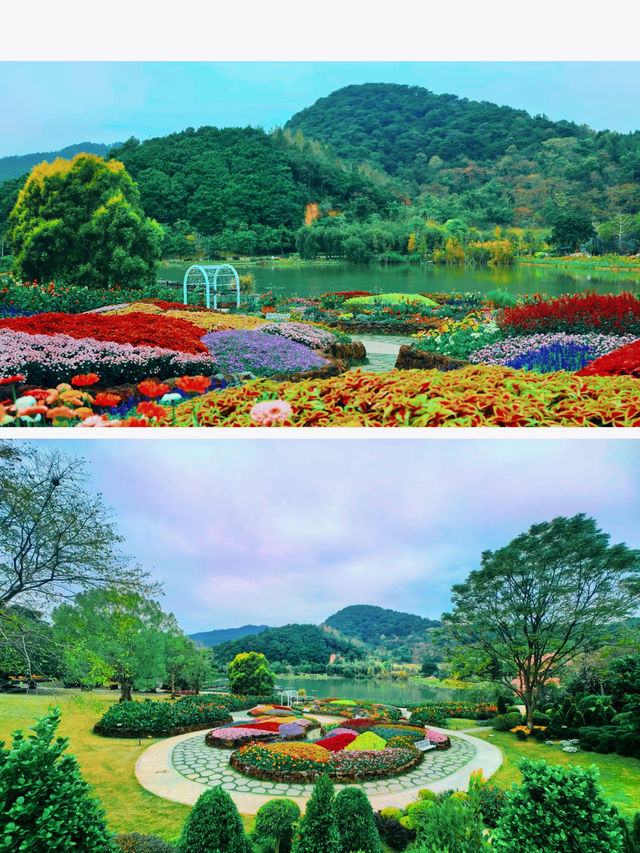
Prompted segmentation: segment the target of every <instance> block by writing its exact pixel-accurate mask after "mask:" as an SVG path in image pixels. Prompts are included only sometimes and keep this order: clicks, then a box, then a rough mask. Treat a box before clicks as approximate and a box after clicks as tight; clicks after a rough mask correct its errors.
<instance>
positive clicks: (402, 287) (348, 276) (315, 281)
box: [158, 261, 640, 297]
mask: <svg viewBox="0 0 640 853" xmlns="http://www.w3.org/2000/svg"><path fill="white" fill-rule="evenodd" d="M235 266H236V269H237V270H238V272H239V273H240V274H241V275H243V274H246V273H248V272H250V273H252V275H253V276H254V278H255V280H256V290H257V291H258V292H260V293H262V292H266V291H268V290H273V291H274V292H275V293H278V294H282V295H287V296H308V297H317V296H321V295H322V294H323V293H327V292H330V291H336V290H339V291H340V290H366V291H371V292H381V293H425V292H426V293H428V292H438V291H439V292H442V293H453V292H455V291H457V292H465V291H474V290H477V291H480V292H481V293H489V292H490V291H492V290H504V291H508V292H510V293H513V294H519V293H522V294H524V293H546V294H548V295H549V296H559V295H560V294H561V293H577V292H580V291H583V290H591V289H593V290H599V291H601V292H605V293H618V292H620V291H622V290H637V289H640V273H609V272H602V273H590V272H587V271H583V272H578V271H570V272H568V271H566V270H560V269H557V268H556V269H553V268H549V267H534V266H529V265H516V266H513V267H497V268H493V267H446V266H436V265H435V264H421V265H415V264H411V265H410V264H406V265H399V266H384V265H377V264H372V265H367V266H358V265H354V264H339V263H336V264H322V263H319V264H312V263H308V264H300V265H297V266H289V265H287V264H285V263H280V262H277V261H274V262H270V263H265V264H251V265H248V264H247V265H243V264H242V263H240V262H238V263H237V264H236V265H235ZM187 268H188V264H176V265H163V266H161V267H160V270H159V273H158V277H159V278H161V279H167V280H169V281H176V282H178V281H179V282H182V280H183V278H184V274H185V272H186V270H187Z"/></svg>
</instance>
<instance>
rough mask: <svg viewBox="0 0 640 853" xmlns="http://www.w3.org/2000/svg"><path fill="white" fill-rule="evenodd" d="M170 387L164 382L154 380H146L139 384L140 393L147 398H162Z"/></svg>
mask: <svg viewBox="0 0 640 853" xmlns="http://www.w3.org/2000/svg"><path fill="white" fill-rule="evenodd" d="M169 390H170V389H169V386H168V385H165V384H164V382H156V381H155V380H153V379H145V380H144V382H139V383H138V391H139V392H140V393H141V394H144V396H145V397H161V396H162V395H163V394H166V393H167V391H169Z"/></svg>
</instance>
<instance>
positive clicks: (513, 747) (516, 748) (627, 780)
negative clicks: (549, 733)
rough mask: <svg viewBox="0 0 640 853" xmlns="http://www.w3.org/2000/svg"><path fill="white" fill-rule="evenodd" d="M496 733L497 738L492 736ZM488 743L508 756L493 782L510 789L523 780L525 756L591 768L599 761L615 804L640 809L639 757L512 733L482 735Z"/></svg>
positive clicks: (629, 810)
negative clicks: (569, 748) (568, 747)
mask: <svg viewBox="0 0 640 853" xmlns="http://www.w3.org/2000/svg"><path fill="white" fill-rule="evenodd" d="M491 734H493V737H491V736H490V735H491ZM474 737H479V738H482V739H483V740H486V741H487V742H488V743H491V744H493V745H494V746H497V747H499V749H501V750H502V753H503V755H504V761H503V763H502V767H501V768H500V769H499V770H498V771H497V773H495V774H494V775H493V776H492V777H491V781H492V782H495V784H496V785H500V787H502V788H508V787H509V786H510V785H511V783H512V782H519V781H520V779H521V774H520V771H519V770H518V767H517V764H518V762H519V761H520V759H521V758H530V759H532V760H535V761H539V760H540V759H541V758H544V759H545V760H546V761H547V762H548V763H549V764H562V765H565V766H568V765H570V764H578V765H580V766H581V767H588V766H589V765H590V764H595V765H596V766H597V767H598V768H599V770H600V784H601V785H602V787H603V788H604V792H605V794H606V796H607V797H608V798H609V799H610V800H611V801H612V802H613V803H615V804H616V805H617V806H618V808H619V809H620V811H621V812H622V813H623V815H624V816H625V817H633V815H634V814H635V813H636V812H637V811H640V761H639V760H638V759H637V758H623V757H622V756H620V755H617V754H616V753H610V754H609V755H599V754H598V753H596V752H576V753H568V752H563V751H562V749H561V748H560V747H559V746H545V744H544V743H538V742H537V741H535V740H532V739H529V740H526V741H520V740H518V739H517V738H516V736H515V735H514V734H512V733H511V732H492V730H491V729H489V730H488V731H487V733H486V734H485V733H483V734H479V733H477V732H474Z"/></svg>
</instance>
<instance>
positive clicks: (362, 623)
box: [324, 604, 440, 646]
mask: <svg viewBox="0 0 640 853" xmlns="http://www.w3.org/2000/svg"><path fill="white" fill-rule="evenodd" d="M324 624H325V625H328V626H329V627H330V628H334V629H335V630H336V631H340V633H341V634H344V636H345V637H353V638H355V639H357V640H361V641H362V642H363V643H367V644H369V645H373V646H377V645H379V644H380V641H381V640H384V639H388V640H393V639H406V638H407V637H412V636H422V637H424V632H425V631H426V630H427V629H429V628H437V627H439V625H440V623H439V622H437V621H434V620H432V619H425V618H424V617H422V616H416V615H415V614H414V613H402V612H400V611H398V610H389V609H387V608H385V607H376V606H374V605H372V604H352V605H350V606H349V607H343V608H342V610H338V612H337V613H334V614H333V615H332V616H329V618H328V619H325V623H324Z"/></svg>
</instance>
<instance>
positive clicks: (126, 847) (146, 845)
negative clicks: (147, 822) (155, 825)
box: [115, 832, 176, 853]
mask: <svg viewBox="0 0 640 853" xmlns="http://www.w3.org/2000/svg"><path fill="white" fill-rule="evenodd" d="M115 843H116V848H117V850H118V851H121V853H176V848H175V847H174V846H173V844H169V842H168V841H163V839H162V838H158V836H157V835H140V833H138V832H120V833H118V835H116V837H115Z"/></svg>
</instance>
